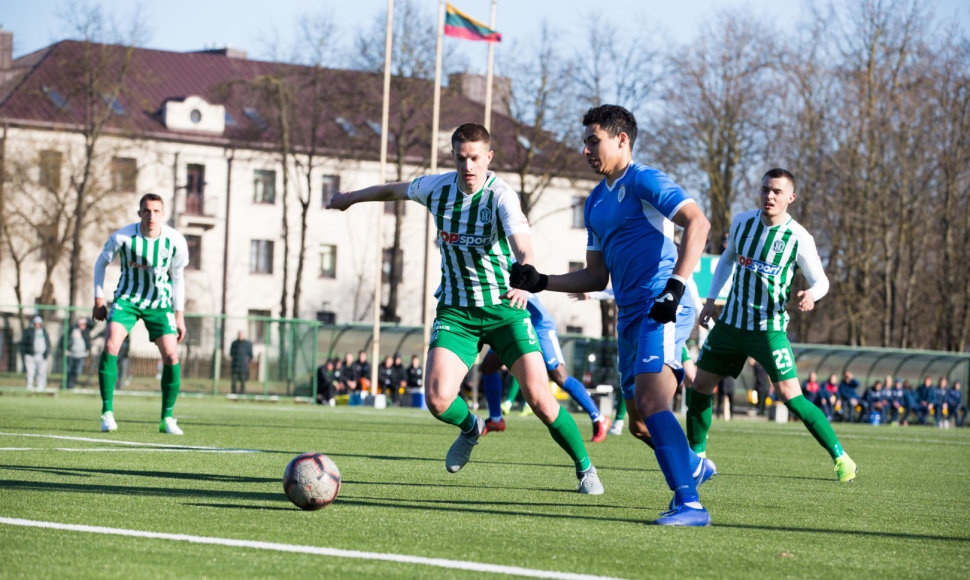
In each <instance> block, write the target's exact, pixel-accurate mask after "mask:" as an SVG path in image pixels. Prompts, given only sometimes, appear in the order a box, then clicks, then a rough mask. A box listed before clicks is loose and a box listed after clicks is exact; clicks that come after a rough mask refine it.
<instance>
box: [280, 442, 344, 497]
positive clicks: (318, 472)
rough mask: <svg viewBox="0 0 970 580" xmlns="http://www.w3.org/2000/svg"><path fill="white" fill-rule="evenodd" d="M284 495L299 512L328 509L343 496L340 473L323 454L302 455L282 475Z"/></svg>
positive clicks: (294, 459) (291, 462)
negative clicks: (339, 494) (300, 510)
mask: <svg viewBox="0 0 970 580" xmlns="http://www.w3.org/2000/svg"><path fill="white" fill-rule="evenodd" d="M283 491H284V492H285V493H286V497H288V498H290V501H291V502H293V503H294V504H295V505H296V507H298V508H300V509H303V510H318V509H321V508H325V507H327V506H328V505H330V502H332V501H333V500H335V499H337V494H338V493H340V470H339V469H337V464H336V463H334V462H333V460H332V459H330V458H329V457H327V456H326V455H324V454H323V453H301V454H300V455H297V456H296V457H294V458H293V460H292V461H290V463H289V464H288V465H287V466H286V471H284V472H283Z"/></svg>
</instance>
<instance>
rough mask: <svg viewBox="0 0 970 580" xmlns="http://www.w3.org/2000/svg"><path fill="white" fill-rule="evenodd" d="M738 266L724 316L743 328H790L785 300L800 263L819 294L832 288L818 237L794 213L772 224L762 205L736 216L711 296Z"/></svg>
mask: <svg viewBox="0 0 970 580" xmlns="http://www.w3.org/2000/svg"><path fill="white" fill-rule="evenodd" d="M735 265H737V266H738V269H737V271H736V272H735V275H734V281H733V282H732V283H731V291H730V293H729V294H728V298H727V303H726V304H725V306H724V310H723V311H722V312H721V316H720V318H719V320H720V321H721V322H723V323H725V324H729V325H731V326H733V327H735V328H739V329H741V330H778V331H785V330H786V329H787V328H788V320H789V316H788V312H786V311H785V305H786V304H787V303H788V300H789V298H790V297H791V285H792V280H793V279H794V277H795V269H796V267H797V268H801V270H802V273H803V274H804V275H805V278H806V279H807V280H808V283H809V285H810V288H809V290H811V291H812V296H813V297H814V298H815V300H818V299H820V298H821V297H822V296H824V295H825V294H826V292H828V287H829V283H828V278H826V276H825V272H824V270H823V269H822V260H821V258H819V255H818V250H817V249H816V247H815V239H814V238H813V237H812V235H811V234H809V233H808V231H807V230H806V229H805V228H803V227H802V226H801V225H800V224H799V223H798V222H796V221H795V220H793V219H791V217H790V216H789V218H788V220H787V221H786V222H785V223H784V224H781V225H777V226H767V225H765V224H764V222H763V221H761V210H753V211H748V212H744V213H742V214H739V215H737V216H735V218H734V219H733V220H732V221H731V228H730V233H729V235H728V244H727V248H726V249H725V250H724V253H723V254H721V256H720V259H719V260H718V264H717V268H715V271H714V278H713V280H712V281H711V289H710V291H709V292H708V294H707V295H708V297H709V298H711V297H714V298H716V297H717V295H718V293H719V292H720V290H721V288H722V287H723V286H724V283H725V282H727V280H728V278H730V277H731V272H732V271H734V266H735Z"/></svg>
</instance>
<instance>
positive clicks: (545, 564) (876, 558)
mask: <svg viewBox="0 0 970 580" xmlns="http://www.w3.org/2000/svg"><path fill="white" fill-rule="evenodd" d="M159 406H160V403H159V399H158V397H145V396H140V397H125V396H120V397H119V398H117V399H116V401H115V416H116V418H117V420H118V424H119V430H118V431H117V432H114V433H101V432H100V431H99V426H100V422H99V418H98V414H99V409H100V402H99V401H98V400H97V397H94V396H90V395H66V396H60V397H57V398H44V397H31V396H27V395H25V394H17V393H4V394H3V395H2V396H0V432H2V435H0V517H2V518H17V519H23V520H31V521H40V522H55V523H58V524H78V525H83V526H103V527H108V528H118V529H123V530H136V531H142V532H161V533H166V534H185V535H188V536H198V537H209V538H218V539H234V540H249V541H254V542H269V543H277V544H292V545H298V546H315V547H323V548H334V549H338V550H357V551H361V552H373V553H382V554H397V555H405V556H418V557H423V558H441V559H447V560H457V561H467V562H475V563H480V564H491V565H496V566H503V567H507V566H518V567H522V568H527V569H529V570H540V571H549V572H552V573H553V574H552V575H551V576H550V577H568V575H569V574H586V575H602V576H611V577H619V578H824V579H831V578H946V577H959V576H963V575H965V574H966V571H967V569H968V567H970V556H968V554H970V494H968V493H967V491H968V487H967V481H968V476H970V428H963V429H949V430H940V429H936V428H933V427H916V426H910V427H890V426H885V425H884V426H880V427H873V426H870V425H863V424H855V425H842V424H836V425H835V429H836V432H837V433H838V435H839V437H840V439H841V441H842V444H843V446H844V448H845V449H846V451H847V452H848V453H849V454H850V455H851V456H852V457H853V458H854V459H855V461H856V462H857V463H858V464H859V467H860V472H859V476H858V479H857V481H856V482H853V483H849V484H840V483H839V482H838V481H836V479H835V474H834V471H833V469H832V463H831V460H830V459H829V457H828V455H827V454H826V453H825V451H824V450H822V449H821V448H820V447H819V446H818V444H817V443H816V442H815V441H814V439H812V437H811V436H810V435H808V433H807V432H806V431H805V429H804V428H803V427H802V426H801V425H800V424H798V423H788V424H777V423H769V422H766V421H764V420H751V419H738V420H735V421H731V422H729V423H724V422H721V421H715V423H714V426H713V428H712V430H711V436H710V440H709V444H708V455H709V457H711V459H713V460H714V461H715V462H716V463H717V466H718V475H717V476H716V477H715V478H713V479H712V480H711V481H709V482H708V483H706V484H704V486H703V487H702V488H701V490H700V491H701V500H702V502H703V503H704V505H705V506H706V507H707V508H708V510H709V511H710V513H711V516H712V518H713V526H712V527H710V528H674V529H671V528H666V527H659V526H652V525H649V523H650V522H651V521H652V520H653V519H655V518H656V517H657V515H658V514H659V513H660V512H662V511H664V510H665V509H666V506H667V503H668V501H669V499H670V495H671V494H670V491H669V490H668V489H667V486H666V484H665V483H664V478H663V475H662V474H661V472H660V470H659V468H658V467H657V463H656V460H655V459H654V457H653V454H652V452H651V451H650V450H649V449H648V448H647V447H646V446H645V445H643V444H642V443H640V442H638V441H636V440H634V439H633V438H632V437H631V436H630V435H629V433H625V434H624V435H622V436H619V437H617V436H612V435H611V436H609V437H608V438H607V440H606V441H605V442H603V443H598V444H588V448H589V450H590V455H591V458H592V460H593V463H594V464H595V465H596V467H597V470H598V472H599V475H600V478H601V480H602V481H603V485H604V486H605V488H606V493H605V494H604V495H601V496H583V495H580V494H578V493H576V492H575V491H574V489H575V485H576V477H575V472H574V469H573V466H572V465H571V463H570V462H569V460H568V458H567V456H566V454H565V453H564V452H563V451H562V450H560V449H559V447H558V446H557V445H556V444H555V443H554V442H553V440H552V438H551V437H550V436H549V432H548V430H547V429H546V428H545V427H544V426H543V425H541V423H540V422H539V421H538V420H537V419H536V418H535V417H519V416H518V415H513V416H511V417H507V423H508V429H507V430H506V431H505V432H502V433H490V434H488V435H486V436H485V437H484V439H482V441H481V444H480V445H478V446H477V447H476V448H475V451H474V453H473V454H472V460H471V462H470V463H469V464H468V465H467V466H466V467H465V468H464V469H463V470H462V471H460V472H459V473H457V474H449V473H447V472H446V471H445V469H444V456H445V452H446V451H447V449H448V447H449V446H450V445H451V442H452V441H453V440H454V438H455V436H456V435H457V431H456V429H454V428H453V427H450V426H448V425H445V424H443V423H441V422H439V421H436V420H434V419H433V418H432V417H431V416H430V414H429V413H428V412H427V411H420V410H417V409H410V408H404V409H384V410H378V409H374V408H371V407H337V408H329V407H314V406H309V405H305V404H303V405H301V404H295V403H293V402H290V401H280V402H276V403H255V402H230V401H225V400H222V399H213V398H200V397H185V398H183V399H180V400H179V402H178V404H177V405H176V416H177V417H178V418H179V425H180V426H181V427H182V428H183V429H184V430H185V435H184V436H182V437H175V436H170V435H163V434H160V433H158V411H159ZM576 420H577V423H578V424H579V425H580V428H581V430H582V431H583V434H584V436H585V437H587V438H588V437H589V435H590V434H591V427H590V425H589V420H588V419H587V418H586V416H585V415H576ZM37 435H40V436H41V437H38V436H37ZM51 436H53V437H51ZM133 442H135V443H145V444H147V445H137V446H135V445H130V443H133ZM124 443H129V444H124ZM166 446H184V447H182V448H173V447H166ZM192 447H200V448H201V447H211V448H215V449H212V450H207V449H195V448H192ZM228 450H240V451H238V452H228ZM305 451H318V452H322V453H326V454H327V455H329V456H330V457H331V458H332V459H333V460H334V461H335V462H336V463H337V465H338V466H339V468H340V471H341V475H342V487H341V492H340V496H339V497H338V498H337V500H336V501H335V502H334V503H333V504H332V505H330V506H329V507H327V508H325V509H323V510H320V511H316V512H304V511H301V510H299V509H297V508H296V507H294V506H293V505H292V504H291V503H290V502H289V501H288V500H287V498H286V497H285V496H284V495H283V491H282V484H281V478H282V474H283V469H284V467H285V466H286V464H287V462H288V461H289V460H290V459H292V458H293V457H294V456H295V455H297V454H299V453H301V452H305ZM0 553H2V570H0V576H2V577H3V578H38V577H45V578H54V577H60V578H63V577H66V578H230V577H234V578H284V577H316V578H377V577H380V578H484V577H486V576H490V575H494V571H493V572H476V571H470V570H462V569H452V568H447V567H441V566H434V565H428V564H420V563H413V562H396V561H384V560H379V559H376V558H373V557H363V558H350V557H346V554H319V553H310V554H308V553H290V552H283V551H277V550H271V549H259V548H255V547H250V546H225V545H215V544H199V543H188V542H183V541H176V540H172V539H159V538H146V537H126V536H120V535H108V534H99V533H92V532H90V531H82V530H63V529H47V528H38V527H27V526H22V525H14V524H12V523H0ZM506 577H514V576H506Z"/></svg>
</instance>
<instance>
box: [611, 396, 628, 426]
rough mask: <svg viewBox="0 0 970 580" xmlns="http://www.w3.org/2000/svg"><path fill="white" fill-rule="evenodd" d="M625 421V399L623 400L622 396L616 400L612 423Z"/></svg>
mask: <svg viewBox="0 0 970 580" xmlns="http://www.w3.org/2000/svg"><path fill="white" fill-rule="evenodd" d="M623 419H626V399H624V398H623V394H622V393H620V396H619V397H617V399H616V415H614V416H613V420H614V421H622V420H623Z"/></svg>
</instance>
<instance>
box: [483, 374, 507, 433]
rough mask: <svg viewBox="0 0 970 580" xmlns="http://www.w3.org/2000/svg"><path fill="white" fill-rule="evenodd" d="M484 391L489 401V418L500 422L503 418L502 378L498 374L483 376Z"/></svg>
mask: <svg viewBox="0 0 970 580" xmlns="http://www.w3.org/2000/svg"><path fill="white" fill-rule="evenodd" d="M482 390H483V391H485V400H486V401H488V417H489V418H490V419H492V420H494V421H498V420H499V419H501V418H502V376H501V375H500V374H499V373H498V372H494V373H491V374H487V375H482Z"/></svg>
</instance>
